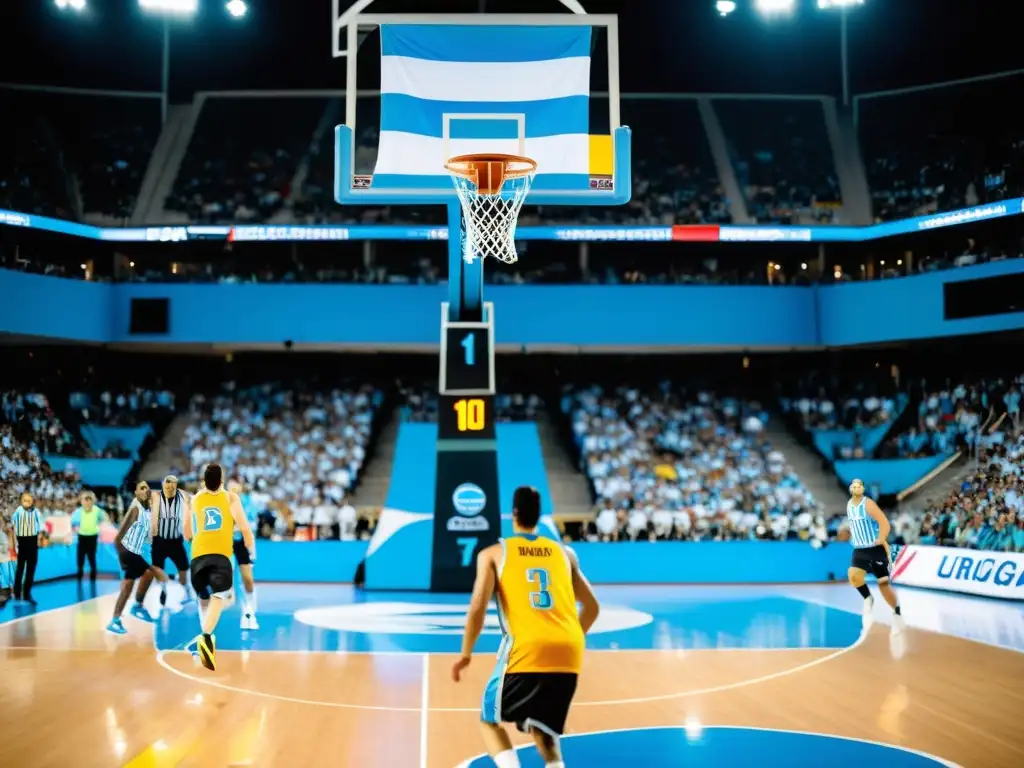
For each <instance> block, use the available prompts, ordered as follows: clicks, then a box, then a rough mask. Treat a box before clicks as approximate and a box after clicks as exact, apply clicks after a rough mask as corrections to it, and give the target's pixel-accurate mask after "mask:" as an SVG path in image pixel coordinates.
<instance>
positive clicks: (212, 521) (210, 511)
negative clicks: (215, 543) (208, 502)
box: [203, 507, 224, 531]
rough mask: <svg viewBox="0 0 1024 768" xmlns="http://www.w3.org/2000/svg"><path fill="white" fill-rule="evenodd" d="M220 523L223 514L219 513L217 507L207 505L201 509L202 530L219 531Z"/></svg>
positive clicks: (222, 523)
mask: <svg viewBox="0 0 1024 768" xmlns="http://www.w3.org/2000/svg"><path fill="white" fill-rule="evenodd" d="M222 525H224V516H223V515H221V513H220V510H219V509H217V508H216V507H208V508H207V509H204V510H203V530H204V531H219V530H220V527H221V526H222Z"/></svg>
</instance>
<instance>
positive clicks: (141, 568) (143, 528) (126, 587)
mask: <svg viewBox="0 0 1024 768" xmlns="http://www.w3.org/2000/svg"><path fill="white" fill-rule="evenodd" d="M151 515H152V512H151V511H150V508H149V485H148V484H147V483H145V482H139V483H138V484H137V485H136V486H135V498H134V499H132V503H131V506H130V507H128V512H126V513H125V516H124V519H123V520H122V521H121V527H120V528H118V529H117V536H116V537H114V546H115V547H116V549H117V557H118V559H119V560H120V561H121V571H122V574H121V591H120V593H119V594H118V596H117V601H116V602H115V603H114V616H113V618H111V620H110V623H109V624H108V625H107V631H108V632H112V633H114V634H115V635H123V634H126V633H127V632H128V630H127V629H125V628H124V624H123V623H122V622H121V613H122V612H123V611H124V606H125V604H126V603H127V602H128V597H129V595H131V593H132V585H133V584H135V581H136V580H138V582H139V585H138V588H137V589H136V591H135V605H133V606H132V610H131V614H132V616H134V617H135V618H137V619H140V620H142V621H148V622H151V623H152V621H153V617H152V616H150V615H149V611H147V610H146V608H145V606H143V605H142V599H143V598H144V597H145V596H146V590H147V589H149V585H150V584H152V583H153V579H154V578H156V579H157V581H160V582H161V583H162V582H165V581H167V574H165V573H164V572H163V571H162V570H161V569H159V568H157V567H155V566H152V565H150V564H149V563H147V562H146V558H145V557H144V555H143V553H144V552H145V551H146V545H147V544H148V543H149V540H150V538H151V523H150V516H151Z"/></svg>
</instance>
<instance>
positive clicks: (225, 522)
mask: <svg viewBox="0 0 1024 768" xmlns="http://www.w3.org/2000/svg"><path fill="white" fill-rule="evenodd" d="M235 526H238V530H239V531H241V533H242V540H243V541H244V542H245V546H246V547H247V548H248V550H249V551H250V552H252V551H253V549H255V547H256V541H255V539H254V538H253V535H252V528H251V527H250V526H249V521H248V520H246V518H245V514H244V513H243V512H242V502H241V500H240V499H239V498H238V494H237V493H231V492H229V491H226V490H224V470H223V469H221V467H220V465H219V464H210V465H209V466H207V467H206V469H205V470H204V471H203V487H202V488H200V489H199V493H197V494H196V495H195V496H193V497H192V504H191V508H190V509H189V511H188V520H187V521H186V525H185V526H184V527H185V530H184V534H185V538H186V539H187V540H189V541H191V542H192V566H191V570H192V588H193V589H194V590H195V591H196V597H198V598H199V618H200V622H201V624H202V630H203V631H202V634H201V635H199V636H198V637H197V638H196V639H195V640H194V641H193V642H194V643H195V644H196V646H197V652H198V654H199V660H200V661H201V662H202V663H203V666H204V667H206V668H207V669H209V670H211V671H212V670H214V669H216V666H217V660H216V655H215V653H216V648H215V646H214V639H213V631H214V630H215V629H216V628H217V622H218V621H219V620H220V614H221V611H222V610H223V609H224V604H225V603H227V602H228V601H230V600H231V599H232V590H231V587H232V583H231V582H232V575H233V571H234V569H233V568H232V566H231V554H232V547H233V544H234V540H235Z"/></svg>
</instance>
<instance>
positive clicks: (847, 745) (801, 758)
mask: <svg viewBox="0 0 1024 768" xmlns="http://www.w3.org/2000/svg"><path fill="white" fill-rule="evenodd" d="M115 588H116V587H115V584H114V583H113V582H101V583H100V584H99V587H98V590H97V593H96V596H95V597H92V596H91V594H90V593H88V592H86V593H84V594H81V595H80V594H79V593H77V592H76V590H75V587H74V585H73V584H68V583H57V584H50V585H43V586H41V587H39V588H38V590H37V598H38V599H40V606H39V608H38V609H37V610H36V611H35V613H31V612H29V611H27V610H26V608H24V607H20V606H19V607H14V606H10V605H9V606H8V607H7V608H5V609H3V611H0V657H2V659H3V660H2V662H0V664H2V669H3V674H2V675H0V709H2V711H3V712H4V713H5V719H6V720H7V721H8V722H17V723H19V724H21V726H23V727H25V728H26V729H28V732H32V733H45V734H51V735H52V736H51V735H48V736H47V737H45V738H33V739H31V740H28V739H26V740H18V739H14V740H0V764H4V765H48V764H52V765H90V766H91V765H96V766H107V765H109V766H125V765H129V766H133V768H135V767H138V766H144V765H145V766H225V765H241V764H247V765H267V766H295V765H303V766H307V765H308V766H315V765H330V766H357V765H358V766H365V765H381V766H384V765H386V766H414V767H417V768H452V766H455V765H460V764H468V765H472V766H477V765H488V762H487V761H486V760H480V759H475V758H474V756H476V755H479V753H480V751H481V745H480V737H479V734H478V732H477V721H478V706H479V700H480V694H481V691H482V690H483V686H484V683H485V681H486V679H487V677H488V676H489V675H490V672H491V669H492V665H493V661H494V659H493V654H494V651H495V649H496V647H497V641H498V635H497V628H496V625H495V621H494V620H491V621H489V622H488V629H487V631H486V632H485V635H484V637H483V638H482V639H481V643H480V646H479V650H480V651H481V653H480V654H479V655H478V656H477V657H476V658H475V659H474V663H473V664H472V666H471V667H470V669H469V672H468V679H467V680H465V681H464V682H463V683H461V684H459V685H455V684H454V683H452V682H451V680H450V677H449V667H450V664H451V662H452V660H453V656H452V654H453V653H455V652H456V651H457V649H458V646H459V642H460V636H461V626H462V622H463V619H464V609H465V604H466V598H465V597H461V596H451V595H427V594H413V593H374V594H370V595H365V594H359V593H356V592H354V591H353V590H352V589H351V588H350V587H347V586H312V585H266V584H265V585H261V586H260V608H261V615H260V630H259V631H257V632H245V633H243V632H241V631H240V630H239V628H238V620H239V614H238V608H237V607H235V608H232V609H231V610H229V611H228V612H227V613H226V614H225V617H224V619H223V621H222V625H221V629H220V631H219V632H218V670H217V672H216V673H209V672H207V671H206V670H203V669H201V668H197V667H196V666H195V664H194V662H193V660H192V658H191V656H190V655H189V654H188V653H185V652H183V651H182V650H181V649H182V648H183V647H184V645H185V644H186V643H187V642H188V641H189V640H191V639H192V637H193V636H194V635H195V633H196V631H197V626H198V618H197V616H196V608H195V605H194V604H186V605H183V606H182V605H179V604H177V603H175V605H174V610H172V611H165V612H164V613H163V615H161V616H160V619H159V621H158V622H157V623H156V624H155V625H149V624H143V623H141V622H137V621H135V620H134V619H126V626H127V627H128V629H129V634H128V635H127V636H125V637H114V636H112V635H108V634H107V633H105V632H104V631H103V627H104V625H105V624H106V622H107V621H108V619H109V614H110V610H111V607H112V604H113V594H112V593H113V591H114V589H115ZM598 592H599V596H600V597H601V599H602V601H603V604H604V606H605V613H604V616H603V618H602V620H601V624H600V625H599V626H598V627H597V628H596V630H595V632H594V633H593V635H592V636H591V637H589V638H588V648H589V649H590V652H588V654H587V658H586V661H585V666H584V671H583V675H582V679H581V683H580V687H579V691H578V693H577V697H576V702H575V705H574V708H573V711H572V714H571V716H570V720H569V730H570V733H571V735H570V736H569V737H567V738H566V739H565V741H564V748H565V754H566V759H567V765H569V766H570V768H571V767H572V766H602V765H625V764H633V763H634V762H635V761H637V760H640V761H642V762H644V763H646V764H647V765H648V766H649V767H650V768H661V766H676V765H687V766H691V767H693V766H696V767H697V768H700V767H701V766H712V765H729V766H736V765H755V764H756V765H758V766H776V765H777V766H794V765H797V766H799V765H807V766H810V765H815V766H822V765H829V766H833V765H860V764H863V763H864V762H865V761H869V762H870V763H872V764H883V765H893V766H925V765H935V764H943V763H942V761H943V760H945V761H949V762H950V763H955V764H961V765H967V766H989V765H991V766H1006V765H1016V764H1024V736H1022V735H1021V734H1020V729H1019V727H1018V724H1017V722H1016V719H1017V718H1016V714H1015V713H1017V712H1020V711H1022V708H1024V691H1022V690H1021V688H1020V685H1019V681H1020V680H1021V679H1024V654H1022V651H1024V611H1022V609H1021V607H1020V606H1018V605H1014V604H1010V603H1004V602H994V601H985V600H976V599H969V598H960V597H955V596H950V595H936V594H934V593H928V592H922V591H913V590H904V591H903V593H902V595H903V597H902V601H903V605H904V613H905V614H906V616H907V623H908V625H909V627H910V630H909V631H908V633H907V643H906V648H905V649H904V650H905V653H903V654H902V657H899V656H894V654H893V646H892V645H891V644H890V638H889V635H888V627H887V626H886V620H887V617H886V615H885V612H884V611H882V610H881V608H876V610H877V611H878V615H877V617H876V618H877V619H878V621H877V624H876V626H875V628H874V629H873V630H872V631H871V633H869V634H868V635H867V636H865V637H861V635H860V626H861V622H860V616H859V608H860V602H859V597H858V596H857V595H856V593H854V592H853V591H852V590H850V589H848V588H846V587H844V586H840V585H833V586H824V585H822V586H807V587H803V586H801V587H767V588H766V587H664V586H658V587H605V588H599V589H598ZM879 602H880V601H879ZM70 696H73V702H74V703H73V711H74V717H70V718H66V719H65V718H61V719H60V720H59V722H60V738H57V735H56V733H55V732H54V730H53V728H54V725H53V723H54V717H55V714H54V713H59V712H64V711H67V709H68V707H69V697H70ZM516 738H517V744H518V745H521V746H522V747H523V748H524V749H523V753H522V760H523V765H524V766H532V765H539V763H538V762H537V760H538V758H537V757H536V754H535V752H534V750H532V748H531V747H530V746H529V740H528V739H527V738H524V737H520V736H517V737H516ZM531 761H532V762H531Z"/></svg>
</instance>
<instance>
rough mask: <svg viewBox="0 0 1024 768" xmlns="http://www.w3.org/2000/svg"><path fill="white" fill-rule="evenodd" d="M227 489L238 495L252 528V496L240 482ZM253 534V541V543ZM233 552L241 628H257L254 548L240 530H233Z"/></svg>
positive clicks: (254, 518) (255, 521)
mask: <svg viewBox="0 0 1024 768" xmlns="http://www.w3.org/2000/svg"><path fill="white" fill-rule="evenodd" d="M228 491H230V492H231V493H233V494H235V495H237V496H238V499H239V501H240V502H241V504H242V512H244V513H245V519H246V522H248V523H249V527H250V528H252V529H253V530H255V529H256V527H257V524H258V522H259V516H258V515H257V514H256V506H255V505H254V504H253V503H252V497H251V496H250V495H249V494H248V493H242V484H241V483H231V485H229V486H228ZM255 540H256V539H255V536H254V537H253V542H254V543H255ZM232 547H233V550H234V553H235V561H236V562H237V563H238V572H239V573H240V574H242V629H254V630H255V629H259V628H260V624H259V622H258V621H256V582H255V580H254V579H253V576H252V564H253V563H254V562H255V561H256V548H255V546H254V547H253V550H252V554H250V553H249V550H248V549H247V548H246V546H245V542H244V541H242V533H241V531H235V543H234V544H233V545H232Z"/></svg>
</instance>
